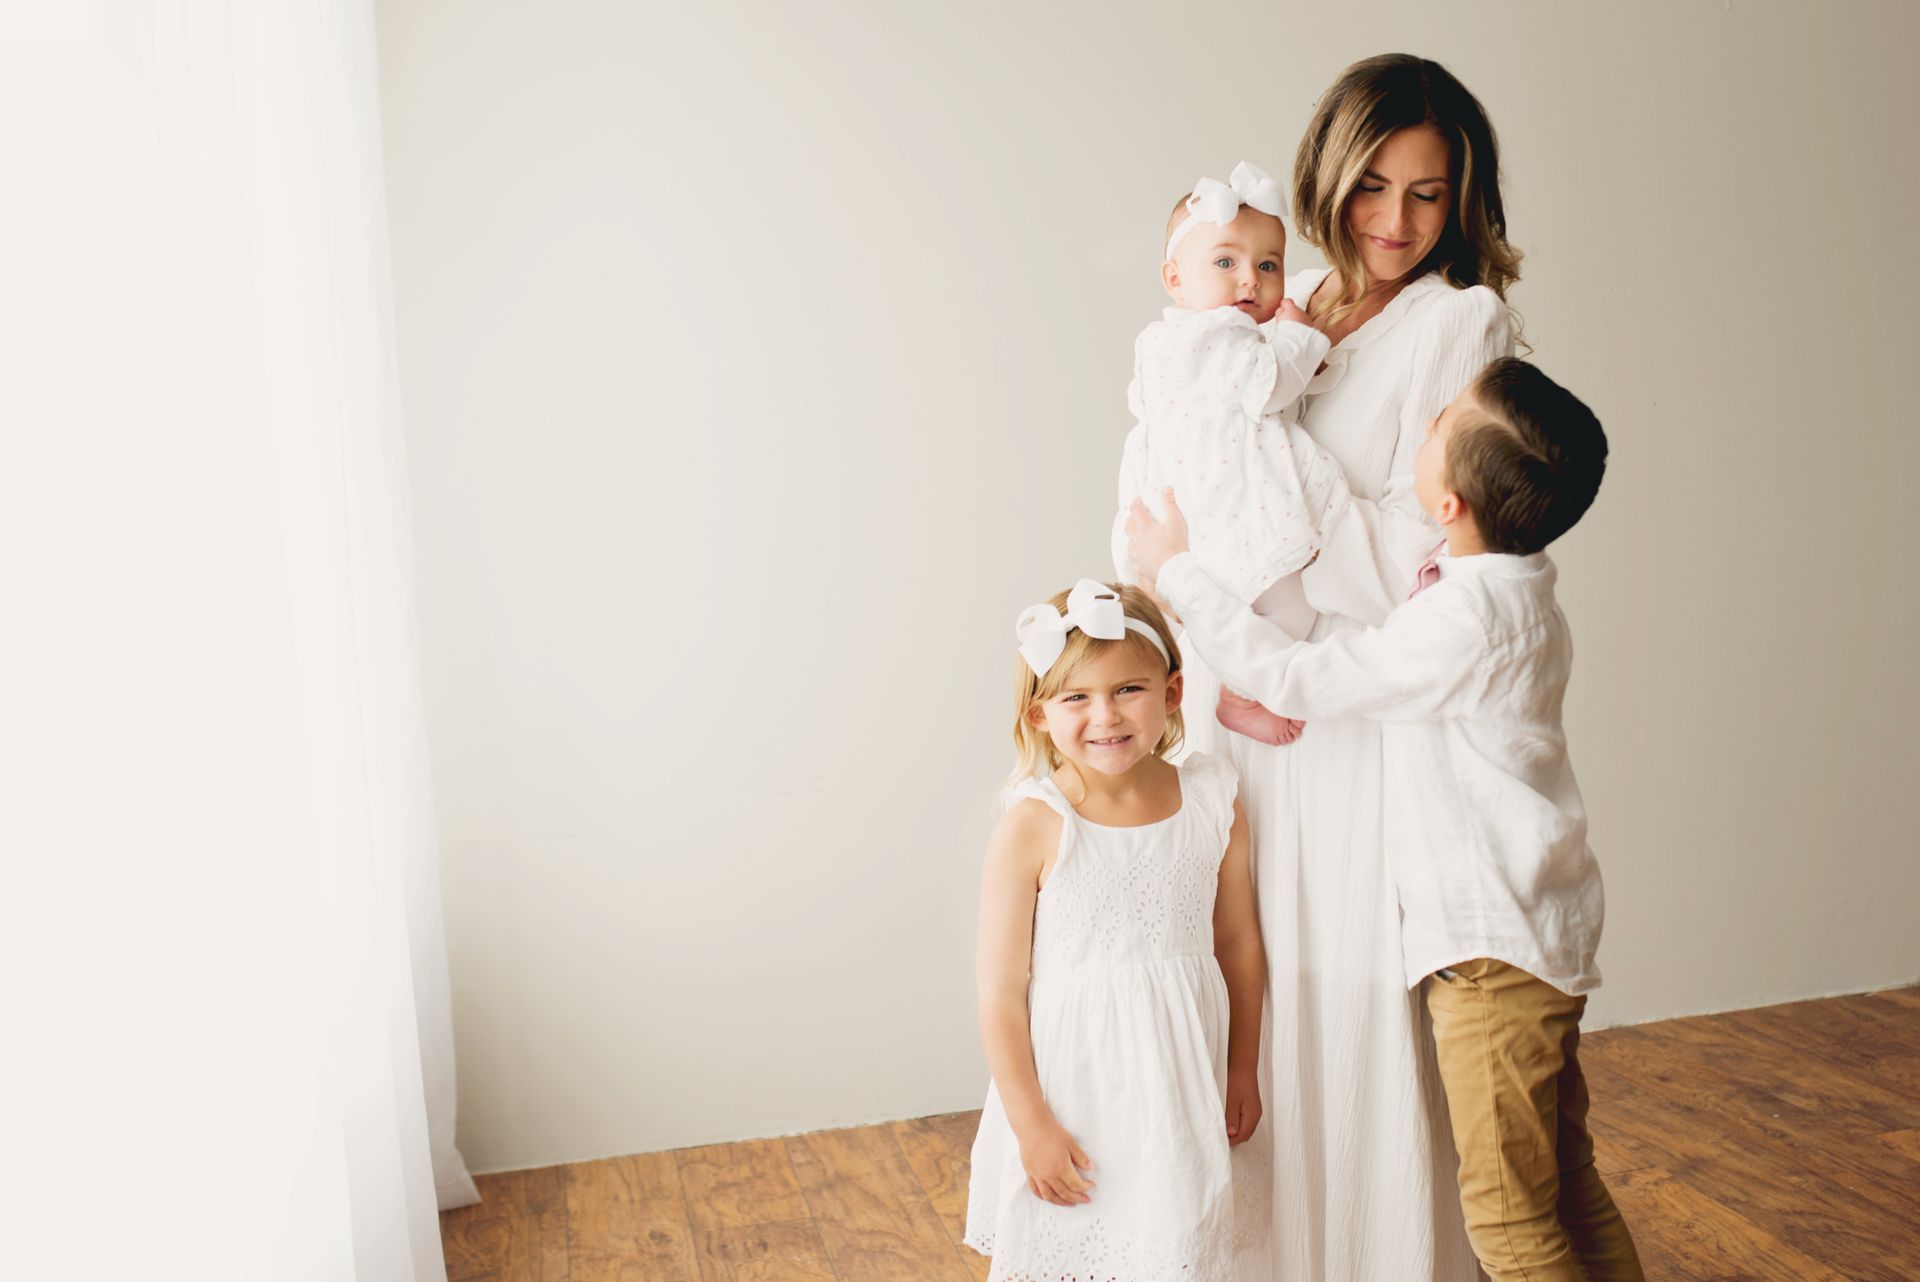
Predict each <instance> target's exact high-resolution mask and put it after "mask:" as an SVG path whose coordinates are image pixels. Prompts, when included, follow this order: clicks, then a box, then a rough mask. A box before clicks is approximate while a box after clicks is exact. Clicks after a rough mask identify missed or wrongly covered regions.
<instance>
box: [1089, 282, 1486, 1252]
mask: <svg viewBox="0 0 1920 1282" xmlns="http://www.w3.org/2000/svg"><path fill="white" fill-rule="evenodd" d="M1325 275H1326V272H1325V270H1324V269H1320V270H1315V271H1309V272H1303V273H1300V274H1299V275H1296V276H1293V277H1291V278H1290V279H1289V280H1288V282H1287V296H1288V297H1289V298H1292V299H1293V300H1294V301H1295V302H1296V303H1298V304H1300V305H1301V306H1303V307H1304V306H1305V305H1306V302H1307V299H1308V298H1309V297H1310V296H1311V295H1312V293H1313V290H1314V289H1315V287H1317V286H1318V285H1319V283H1320V281H1321V280H1322V278H1323V277H1324V276H1325ZM1511 348H1512V328H1511V322H1510V320H1509V318H1508V313H1507V310H1506V306H1505V304H1503V303H1502V302H1501V301H1500V299H1499V298H1497V297H1496V296H1495V295H1494V294H1493V293H1492V291H1490V290H1488V289H1485V288H1474V289H1466V290H1459V289H1455V288H1453V287H1452V286H1451V285H1449V284H1448V283H1447V282H1446V280H1445V279H1444V278H1442V277H1440V276H1439V275H1437V274H1434V275H1429V276H1426V277H1423V278H1421V279H1420V280H1417V281H1414V282H1412V283H1410V284H1409V285H1407V287H1406V288H1404V289H1403V290H1401V291H1400V293H1399V294H1398V295H1397V296H1396V297H1395V298H1394V299H1393V301H1392V302H1391V303H1389V304H1388V305H1387V307H1386V308H1385V310H1383V311H1382V312H1381V313H1380V314H1379V315H1378V316H1375V317H1374V318H1373V319H1371V320H1369V321H1368V322H1367V323H1366V324H1364V325H1362V326H1361V327H1360V328H1359V329H1358V330H1356V331H1355V332H1354V333H1353V334H1351V335H1349V336H1348V337H1347V338H1346V339H1344V340H1342V341H1341V342H1340V343H1338V344H1336V345H1335V346H1334V348H1333V349H1332V351H1331V352H1329V353H1328V356H1327V364H1326V367H1325V368H1324V369H1323V370H1322V371H1321V372H1320V373H1319V374H1318V375H1317V376H1316V377H1315V378H1314V380H1313V382H1312V383H1310V384H1309V385H1308V387H1307V391H1306V394H1305V397H1304V401H1303V404H1302V411H1301V413H1302V422H1303V424H1304V426H1305V428H1306V431H1307V434H1308V436H1310V437H1311V438H1312V439H1313V441H1314V442H1315V443H1316V444H1317V445H1319V446H1320V448H1322V449H1324V450H1325V451H1326V452H1327V453H1328V454H1330V455H1332V456H1333V458H1334V459H1335V460H1336V461H1337V462H1338V463H1339V464H1340V466H1341V468H1342V469H1343V470H1344V471H1345V473H1346V477H1347V482H1348V484H1349V485H1350V486H1351V487H1352V490H1353V496H1354V501H1353V502H1351V503H1350V504H1348V505H1347V508H1346V509H1345V511H1344V512H1342V513H1341V514H1340V516H1339V517H1338V518H1337V519H1336V521H1335V522H1334V524H1333V527H1332V528H1330V529H1329V530H1327V531H1325V532H1324V533H1325V536H1326V537H1325V539H1324V542H1323V546H1322V548H1321V552H1320V556H1319V559H1318V560H1317V561H1315V562H1314V564H1313V565H1312V566H1310V567H1309V568H1308V569H1307V570H1306V571H1305V573H1304V575H1303V580H1302V586H1303V587H1304V589H1305V591H1306V596H1307V600H1308V601H1309V602H1310V603H1311V604H1312V605H1313V607H1314V608H1315V609H1316V610H1318V611H1319V612H1320V617H1319V621H1318V622H1317V623H1316V624H1315V625H1314V629H1313V632H1312V634H1311V635H1312V637H1313V639H1316V640H1317V639H1320V638H1322V637H1326V636H1331V635H1332V634H1333V633H1335V632H1338V631H1341V630H1344V629H1347V628H1353V627H1362V626H1368V625H1372V624H1377V623H1379V622H1381V621H1382V620H1383V619H1384V618H1385V617H1386V616H1387V614H1388V612H1390V611H1391V610H1392V609H1393V607H1394V606H1395V605H1397V604H1398V603H1400V602H1401V601H1403V600H1404V599H1405V598H1406V595H1407V592H1408V590H1409V589H1410V587H1411V586H1412V582H1413V573H1414V571H1415V569H1417V567H1418V566H1419V565H1420V563H1421V562H1422V561H1424V560H1425V559H1426V557H1427V556H1428V554H1429V553H1430V552H1432V550H1433V549H1434V547H1435V545H1436V544H1437V543H1438V542H1439V539H1440V534H1439V530H1438V529H1437V527H1435V526H1434V525H1433V524H1432V523H1431V522H1429V521H1428V520H1427V519H1426V517H1425V515H1424V514H1423V513H1422V512H1421V510H1420V507H1419V503H1418V502H1417V500H1416V499H1415V497H1414V494H1413V459H1414V454H1415V452H1416V451H1417V450H1418V448H1419V445H1420V441H1421V438H1422V436H1423V434H1424V433H1425V430H1426V425H1427V422H1428V420H1430V419H1431V418H1432V417H1433V416H1434V415H1435V414H1437V413H1439V411H1440V410H1441V409H1442V408H1443V407H1445V405H1446V404H1447V402H1449V401H1451V400H1452V399H1453V398H1454V396H1455V395H1457V394H1458V393H1459V392H1460V391H1462V390H1463V389H1464V388H1465V387H1466V386H1467V384H1468V383H1469V382H1471V381H1472V379H1473V377H1474V375H1476V374H1477V373H1479V371H1480V370H1481V369H1482V368H1484V367H1485V365H1486V364H1487V363H1488V362H1489V361H1491V360H1493V359H1495V358H1496V357H1499V356H1504V355H1507V354H1508V353H1509V352H1510V351H1511ZM1126 479H1127V478H1125V477H1123V478H1122V484H1123V486H1124V485H1125V483H1126ZM1185 658H1186V663H1187V667H1188V672H1187V678H1186V707H1187V709H1188V714H1187V725H1188V727H1189V733H1188V737H1189V740H1190V741H1191V742H1193V743H1194V744H1195V745H1196V746H1197V747H1199V748H1202V749H1205V748H1209V747H1211V748H1212V749H1213V750H1214V751H1216V752H1221V753H1224V754H1225V755H1226V756H1227V757H1228V759H1229V760H1231V761H1232V762H1233V765H1234V767H1235V769H1236V770H1237V771H1238V772H1239V774H1240V778H1241V785H1242V786H1241V801H1242V805H1243V806H1244V807H1245V808H1246V811H1247V819H1248V823H1249V826H1250V828H1251V830H1252V840H1253V866H1254V881H1255V886H1256V890H1257V892H1258V895H1259V900H1260V925H1261V930H1262V932H1263V936H1264V939H1265V943H1266V949H1267V963H1268V976H1269V983H1268V1012H1267V1021H1266V1027H1267V1029H1268V1030H1269V1035H1268V1039H1267V1046H1266V1050H1267V1054H1266V1055H1265V1057H1263V1061H1262V1070H1263V1072H1262V1097H1263V1099H1264V1101H1265V1104H1266V1110H1267V1112H1266V1121H1265V1122H1264V1123H1263V1124H1262V1125H1261V1128H1260V1130H1259V1131H1258V1132H1256V1134H1255V1136H1254V1139H1253V1140H1252V1141H1250V1142H1249V1145H1248V1146H1247V1147H1251V1146H1253V1145H1260V1144H1266V1145H1270V1146H1271V1150H1270V1158H1271V1161H1272V1163H1273V1214H1272V1218H1271V1221H1270V1229H1271V1235H1270V1239H1269V1241H1270V1250H1271V1257H1270V1258H1269V1259H1267V1260H1265V1261H1259V1260H1254V1261H1248V1262H1245V1263H1244V1267H1243V1271H1242V1273H1241V1275H1240V1276H1241V1277H1242V1279H1243V1282H1472V1279H1475V1278H1478V1277H1479V1276H1480V1273H1479V1269H1478V1266H1477V1265H1476V1263H1475V1262H1474V1258H1473V1253H1472V1251H1471V1249H1470V1247H1469V1246H1468V1243H1467V1238H1466V1231H1465V1228H1464V1226H1463V1222H1462V1218H1461V1212H1460V1204H1459V1196H1458V1190H1457V1185H1456V1181H1455V1166H1456V1158H1455V1155H1454V1151H1453V1144H1452V1140H1451V1138H1450V1137H1449V1133H1448V1128H1447V1117H1446V1101H1445V1098H1444V1096H1443V1095H1442V1093H1441V1091H1440V1086H1439V1080H1438V1075H1437V1073H1436V1072H1435V1068H1434V1063H1433V1050H1432V1040H1431V1036H1430V1034H1429V1032H1428V1029H1427V1027H1426V1024H1425V1020H1426V1010H1425V1007H1424V1005H1423V1004H1422V1003H1420V1002H1419V1001H1418V1000H1416V994H1414V993H1410V992H1409V991H1408V990H1407V986H1406V978H1405V974H1404V972H1403V970H1402V967H1401V960H1400V921H1399V902H1398V898H1397V896H1396V895H1395V892H1394V887H1393V883H1392V882H1391V880H1389V878H1388V875H1387V868H1386V858H1385V852H1384V848H1383V843H1382V815H1381V806H1382V797H1381V750H1380V731H1379V727H1378V726H1377V725H1375V724H1373V723H1370V722H1366V721H1360V720H1335V721H1314V722H1309V723H1308V725H1307V727H1306V731H1305V732H1304V733H1303V734H1302V735H1301V736H1300V738H1299V739H1298V740H1297V741H1295V742H1294V743H1292V744H1290V745H1287V746H1285V747H1277V748H1276V747H1269V746H1267V745H1265V744H1260V743H1256V742H1254V741H1253V740H1250V739H1246V738H1244V737H1242V736H1240V735H1235V734H1230V733H1228V732H1226V731H1225V730H1222V729H1221V728H1220V727H1219V726H1218V724H1217V723H1215V722H1214V721H1213V716H1212V710H1213V703H1214V699H1215V696H1216V694H1217V692H1218V689H1219V687H1218V684H1217V683H1216V682H1215V681H1214V680H1213V679H1212V678H1211V676H1210V675H1209V674H1207V673H1206V672H1205V671H1204V670H1203V669H1202V668H1201V666H1200V665H1199V664H1198V663H1195V662H1194V656H1193V655H1191V654H1188V655H1187V656H1185Z"/></svg>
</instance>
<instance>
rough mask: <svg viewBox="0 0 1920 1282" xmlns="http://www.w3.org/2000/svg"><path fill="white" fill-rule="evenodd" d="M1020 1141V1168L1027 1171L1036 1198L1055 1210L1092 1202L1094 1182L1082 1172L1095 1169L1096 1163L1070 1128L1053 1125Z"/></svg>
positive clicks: (1023, 1137) (1029, 1186)
mask: <svg viewBox="0 0 1920 1282" xmlns="http://www.w3.org/2000/svg"><path fill="white" fill-rule="evenodd" d="M1019 1140H1020V1165H1021V1166H1023V1167H1025V1168H1026V1172H1027V1187H1028V1188H1030V1189H1032V1190H1033V1195H1034V1196H1035V1197H1037V1198H1040V1199H1041V1200H1043V1201H1047V1202H1051V1203H1053V1204H1054V1205H1055V1206H1078V1205H1079V1204H1080V1203H1082V1202H1086V1201H1090V1200H1092V1199H1091V1198H1090V1197H1089V1195H1088V1193H1087V1190H1088V1189H1091V1188H1092V1187H1093V1181H1092V1180H1090V1179H1088V1178H1087V1177H1086V1176H1085V1175H1083V1174H1081V1172H1082V1171H1091V1170H1092V1169H1093V1159H1092V1158H1090V1157H1088V1156H1087V1155H1086V1153H1085V1152H1084V1151H1083V1150H1082V1149H1081V1148H1080V1146H1079V1145H1078V1144H1076V1143H1074V1141H1073V1136H1071V1135H1069V1134H1067V1128H1066V1127H1064V1126H1062V1125H1060V1124H1059V1123H1058V1122H1052V1123H1049V1124H1048V1125H1047V1126H1046V1127H1044V1128H1042V1129H1041V1130H1039V1131H1036V1132H1035V1133H1034V1134H1032V1135H1023V1136H1020V1137H1019Z"/></svg>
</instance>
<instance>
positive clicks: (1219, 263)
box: [1213, 258, 1233, 271]
mask: <svg viewBox="0 0 1920 1282" xmlns="http://www.w3.org/2000/svg"><path fill="white" fill-rule="evenodd" d="M1213 265H1214V266H1215V267H1218V268H1219V269H1220V270H1222V271H1225V270H1226V269H1227V268H1229V267H1231V266H1233V260H1232V259H1231V258H1216V259H1214V260H1213Z"/></svg>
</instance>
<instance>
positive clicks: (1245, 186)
mask: <svg viewBox="0 0 1920 1282" xmlns="http://www.w3.org/2000/svg"><path fill="white" fill-rule="evenodd" d="M1284 199H1285V197H1284V194H1283V193H1282V191H1281V188H1280V184H1278V183H1276V182H1275V181H1273V180H1272V179H1271V178H1269V177H1267V176H1266V175H1265V174H1263V173H1261V172H1260V171H1259V170H1258V169H1256V168H1254V167H1253V166H1252V165H1249V164H1247V163H1245V162H1244V161H1243V162H1242V163H1240V164H1239V165H1236V166H1235V167H1234V170H1233V173H1232V175H1231V177H1230V178H1229V180H1228V182H1226V183H1220V182H1216V181H1215V180H1213V179H1211V178H1202V179H1201V180H1200V181H1199V183H1198V184H1196V185H1195V187H1194V190H1193V192H1192V194H1191V195H1188V196H1184V197H1182V198H1181V199H1180V201H1179V202H1178V203H1177V204H1176V205H1175V206H1174V209H1173V215H1172V217H1171V218H1170V219H1169V220H1168V225H1167V248H1166V254H1165V256H1164V258H1163V260H1162V262H1161V265H1160V280H1161V283H1162V284H1163V285H1164V286H1165V287H1166V290H1167V294H1168V296H1169V297H1170V298H1171V299H1172V300H1173V306H1171V307H1169V308H1167V309H1166V312H1165V314H1164V317H1163V319H1161V320H1158V321H1155V322H1154V323H1153V324H1151V325H1149V326H1147V327H1146V329H1145V330H1143V331H1141V334H1140V337H1139V338H1138V340H1136V342H1135V344H1134V367H1133V368H1134V372H1133V384H1132V386H1131V387H1129V388H1128V389H1127V403H1128V407H1129V408H1130V409H1131V410H1132V411H1133V414H1134V417H1135V419H1136V420H1137V422H1136V424H1135V426H1134V428H1133V431H1132V432H1131V433H1129V434H1128V436H1127V444H1126V453H1125V456H1124V458H1123V460H1122V463H1121V469H1120V508H1121V511H1122V513H1123V514H1124V513H1125V511H1126V509H1127V507H1128V506H1129V505H1130V504H1131V503H1132V502H1133V501H1134V500H1135V499H1142V500H1144V501H1146V502H1148V503H1149V504H1152V503H1154V502H1156V501H1157V497H1158V496H1159V494H1160V493H1161V492H1162V491H1163V490H1165V489H1168V488H1171V489H1172V490H1173V491H1174V493H1175V495H1176V496H1177V499H1178V502H1179V505H1180V510H1181V511H1182V512H1184V513H1186V515H1187V523H1188V528H1189V534H1190V538H1191V539H1192V544H1193V555H1194V559H1195V560H1196V561H1197V562H1198V563H1199V565H1200V567H1201V568H1202V569H1204V570H1205V571H1206V572H1207V575H1208V576H1209V577H1210V578H1212V579H1213V580H1214V581H1215V582H1216V583H1219V584H1220V585H1221V586H1223V587H1225V588H1226V589H1227V590H1228V591H1229V592H1231V593H1232V594H1233V595H1234V596H1236V597H1237V598H1239V600H1240V601H1241V602H1242V603H1243V604H1247V605H1251V604H1253V603H1254V602H1255V601H1259V600H1261V599H1262V598H1263V597H1265V598H1267V599H1266V600H1264V601H1262V606H1261V609H1262V612H1263V613H1266V614H1268V615H1269V617H1273V616H1274V615H1275V614H1276V606H1279V607H1280V613H1279V617H1277V618H1276V622H1278V623H1279V624H1280V625H1281V626H1282V627H1286V628H1288V629H1289V630H1292V631H1294V632H1295V633H1296V634H1302V633H1304V631H1305V630H1306V628H1307V627H1309V626H1311V624H1312V618H1313V616H1312V612H1311V608H1310V607H1307V606H1306V604H1305V598H1304V597H1303V596H1301V595H1300V594H1299V593H1298V592H1297V591H1294V592H1291V593H1289V592H1287V591H1286V590H1284V588H1282V589H1280V590H1277V591H1276V590H1274V589H1275V588H1276V585H1279V584H1282V583H1283V581H1285V580H1288V579H1289V578H1290V576H1293V575H1296V574H1297V573H1298V572H1299V571H1300V570H1301V569H1303V568H1304V567H1305V566H1306V565H1307V564H1308V563H1309V562H1310V561H1312V560H1313V558H1314V556H1315V555H1317V553H1318V551H1319V540H1320V531H1321V530H1322V529H1324V528H1325V527H1326V522H1327V521H1328V519H1329V518H1330V517H1332V516H1334V515H1336V514H1337V511H1338V508H1339V506H1340V505H1342V504H1344V503H1345V502H1346V499H1347V493H1348V492H1347V488H1346V484H1345V478H1344V477H1343V476H1342V475H1341V474H1340V470H1339V467H1338V465H1337V464H1335V463H1334V462H1333V461H1332V460H1331V459H1330V458H1328V457H1327V456H1326V455H1325V454H1324V453H1323V452H1321V450H1320V449H1319V448H1318V447H1317V446H1315V445H1314V444H1313V443H1312V441H1311V440H1310V439H1308V437H1307V436H1306V433H1305V432H1304V431H1303V430H1302V429H1301V427H1300V425H1299V421H1298V414H1297V413H1296V412H1295V410H1294V405H1295V402H1297V401H1298V400H1299V398H1300V395H1301V393H1302V392H1304V391H1305V390H1306V386H1307V383H1308V382H1309V381H1310V380H1311V379H1312V378H1313V376H1314V373H1315V371H1317V370H1318V369H1319V367H1320V362H1321V361H1322V360H1324V359H1325V357H1326V354H1327V347H1328V343H1327V337H1326V335H1324V334H1322V333H1320V331H1318V330H1316V329H1314V328H1313V327H1312V326H1310V325H1309V324H1307V318H1306V314H1305V313H1304V312H1302V311H1301V310H1300V308H1299V307H1297V306H1295V305H1294V304H1293V303H1292V302H1290V301H1289V300H1288V299H1287V298H1286V297H1285V284H1286V272H1285V265H1286V240H1287V232H1286V227H1285V226H1284V225H1283V224H1282V223H1281V221H1280V212H1281V210H1282V209H1283V208H1284ZM1115 538H1116V543H1115V547H1116V555H1115V560H1116V563H1117V564H1118V565H1119V566H1120V568H1121V573H1122V575H1123V577H1129V576H1127V575H1126V563H1125V557H1124V553H1123V552H1122V551H1121V550H1120V549H1122V548H1123V547H1124V541H1123V539H1122V537H1121V535H1120V530H1119V525H1118V524H1117V523H1116V526H1115ZM1295 582H1297V580H1295ZM1288 601H1291V602H1292V609H1293V612H1294V615H1293V617H1288V616H1287V615H1286V614H1285V613H1284V609H1285V606H1284V605H1283V604H1282V603H1286V602H1288ZM1301 611H1304V612H1305V613H1304V617H1299V615H1300V612H1301ZM1220 719H1221V721H1222V722H1223V723H1224V724H1226V725H1227V726H1228V727H1229V728H1231V729H1234V730H1237V731H1240V732H1241V733H1243V734H1248V735H1250V736H1251V737H1253V738H1256V739H1260V740H1262V741H1264V742H1267V743H1287V742H1291V740H1292V739H1293V738H1294V737H1295V736H1296V735H1297V734H1298V733H1299V725H1298V723H1297V722H1290V721H1288V720H1287V719H1285V718H1281V717H1276V716H1274V715H1272V714H1271V713H1268V712H1266V711H1264V710H1261V709H1260V708H1259V707H1258V706H1257V705H1255V704H1252V703H1251V702H1250V701H1244V700H1238V699H1235V698H1233V697H1232V696H1228V697H1227V698H1225V699H1223V700H1222V704H1221V710H1220Z"/></svg>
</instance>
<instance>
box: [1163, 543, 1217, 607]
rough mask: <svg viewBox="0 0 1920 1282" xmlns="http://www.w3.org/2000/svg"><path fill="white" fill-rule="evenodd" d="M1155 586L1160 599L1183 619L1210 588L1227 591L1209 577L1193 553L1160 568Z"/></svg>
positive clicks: (1180, 556) (1172, 560) (1183, 555)
mask: <svg viewBox="0 0 1920 1282" xmlns="http://www.w3.org/2000/svg"><path fill="white" fill-rule="evenodd" d="M1153 586H1154V588H1155V589H1156V590H1157V592H1158V593H1159V596H1160V599H1161V600H1162V601H1165V602H1166V603H1167V604H1168V605H1170V606H1172V607H1173V612H1174V613H1175V614H1177V615H1179V616H1180V617H1181V618H1183V619H1184V618H1186V617H1187V612H1188V609H1189V607H1191V606H1193V605H1194V604H1196V603H1197V602H1198V601H1199V600H1200V599H1201V598H1202V597H1203V596H1205V594H1206V591H1207V589H1208V588H1211V589H1213V590H1214V591H1215V592H1224V591H1225V590H1226V589H1224V588H1222V587H1221V586H1220V585H1219V584H1217V583H1215V582H1214V581H1213V580H1212V579H1210V578H1208V577H1207V572H1206V571H1205V570H1203V569H1201V568H1200V562H1198V561H1197V560H1195V559H1194V556H1193V553H1192V552H1182V553H1180V554H1179V555H1178V556H1176V557H1173V558H1172V559H1170V560H1169V561H1168V562H1167V563H1166V564H1165V565H1163V566H1161V567H1160V573H1158V574H1156V575H1154V577H1153Z"/></svg>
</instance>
